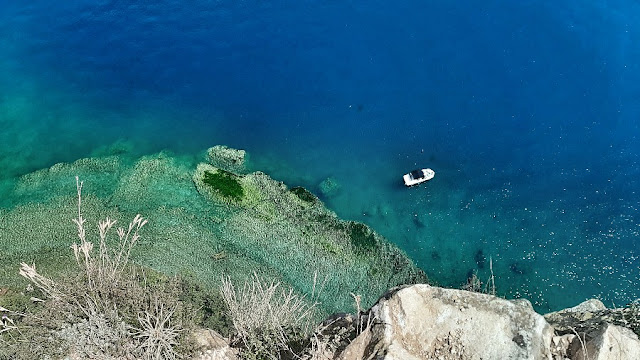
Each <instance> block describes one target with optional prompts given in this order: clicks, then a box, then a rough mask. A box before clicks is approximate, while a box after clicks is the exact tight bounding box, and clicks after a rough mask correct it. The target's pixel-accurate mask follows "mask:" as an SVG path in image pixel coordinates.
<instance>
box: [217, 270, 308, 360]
mask: <svg viewBox="0 0 640 360" xmlns="http://www.w3.org/2000/svg"><path fill="white" fill-rule="evenodd" d="M314 281H315V279H314ZM220 290H221V291H220V292H221V293H222V297H223V299H224V300H225V303H226V304H227V306H228V308H229V312H230V315H231V321H232V323H233V327H234V328H235V332H236V333H235V339H234V343H235V344H236V345H239V346H240V347H242V348H243V349H242V351H243V354H244V355H245V356H252V357H255V358H256V359H262V358H268V359H279V358H280V354H289V355H294V356H295V352H296V350H297V349H294V348H295V347H297V345H298V344H300V343H301V342H302V341H303V339H304V338H305V337H306V335H308V334H309V333H310V332H311V330H312V329H313V324H312V319H313V317H314V316H313V315H314V312H315V311H316V306H317V305H318V303H317V302H311V303H309V302H308V301H307V299H306V298H305V296H299V295H297V294H295V293H294V292H293V289H291V288H289V289H284V288H282V287H281V283H280V282H276V281H271V282H270V283H267V282H264V281H263V280H262V279H260V278H259V277H258V274H256V273H254V274H253V277H252V279H251V280H248V281H245V283H244V285H243V287H242V288H238V289H236V287H235V286H234V285H233V283H231V281H230V280H229V278H223V279H222V286H221V289H220ZM314 291H315V284H314ZM316 295H317V294H313V295H312V299H313V298H314V297H315V296H316Z"/></svg>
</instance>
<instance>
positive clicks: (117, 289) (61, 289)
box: [20, 176, 181, 359]
mask: <svg viewBox="0 0 640 360" xmlns="http://www.w3.org/2000/svg"><path fill="white" fill-rule="evenodd" d="M82 186H83V182H82V181H80V180H79V178H78V177H77V176H76V189H77V194H78V216H77V218H75V219H73V222H74V223H75V224H76V227H77V231H78V232H77V234H78V239H79V243H74V244H73V245H72V246H71V249H72V250H73V254H74V257H75V260H76V263H77V266H78V269H79V270H80V273H79V274H73V273H72V274H71V275H72V276H71V277H70V279H67V280H66V281H60V282H56V281H54V280H52V279H49V278H47V277H45V276H42V275H41V274H39V273H38V272H37V271H36V268H35V265H32V266H29V265H27V264H26V263H22V264H21V268H20V275H22V276H23V277H25V278H27V279H28V280H29V281H30V282H31V283H33V284H34V285H35V287H37V288H39V289H40V290H41V291H42V292H43V294H44V295H46V298H47V299H48V301H44V303H45V304H46V305H45V306H48V307H49V313H51V314H56V315H58V316H59V317H60V318H59V319H58V318H56V319H50V320H56V321H57V322H58V323H61V324H63V325H61V326H60V327H59V328H56V331H57V337H58V338H57V339H55V340H60V339H61V340H63V341H64V342H65V343H66V344H67V346H69V348H70V349H71V350H72V351H75V352H76V353H77V355H79V356H85V357H89V358H123V356H124V357H126V356H131V355H132V354H135V355H136V357H138V356H140V357H142V358H143V359H176V358H178V354H177V353H176V351H175V350H174V347H175V346H176V345H177V344H178V336H179V334H180V331H181V326H180V325H176V324H174V323H173V322H172V319H173V317H174V314H175V313H176V310H177V309H178V307H179V304H180V301H178V300H175V299H174V298H167V297H166V294H164V296H162V295H163V294H161V293H160V292H158V293H155V294H152V293H153V292H152V288H151V287H149V286H148V285H147V284H146V278H145V282H144V284H143V283H141V282H140V281H139V280H138V279H137V278H136V267H135V266H134V265H132V264H130V263H129V260H130V256H131V250H132V249H133V247H134V246H135V245H136V243H137V242H138V240H139V239H140V235H139V231H140V229H142V227H143V226H144V225H145V224H146V223H147V220H145V219H144V218H143V217H142V216H140V215H136V216H135V217H134V219H133V220H132V221H131V222H130V223H129V226H128V227H126V228H122V227H120V228H117V230H116V232H117V238H118V240H117V242H115V244H111V246H110V244H109V241H108V237H109V232H110V230H111V229H113V228H114V226H115V225H116V220H113V219H110V218H106V219H104V220H102V221H100V222H99V223H98V231H99V232H98V234H99V243H98V246H97V249H98V252H97V254H96V253H95V252H94V244H93V243H92V242H90V241H89V240H88V239H87V232H86V230H85V225H86V219H85V218H84V217H83V215H82ZM113 245H115V246H113ZM38 300H39V301H41V302H43V300H40V299H38ZM151 303H153V305H151V306H149V305H148V304H151ZM136 315H137V316H136ZM136 320H137V322H138V324H139V327H134V326H131V325H127V324H126V321H129V322H135V321H136ZM52 323H53V322H52ZM49 326H52V325H49ZM53 327H54V328H55V326H53ZM131 330H133V331H131ZM55 340H54V341H55ZM56 347H59V344H58V345H56Z"/></svg>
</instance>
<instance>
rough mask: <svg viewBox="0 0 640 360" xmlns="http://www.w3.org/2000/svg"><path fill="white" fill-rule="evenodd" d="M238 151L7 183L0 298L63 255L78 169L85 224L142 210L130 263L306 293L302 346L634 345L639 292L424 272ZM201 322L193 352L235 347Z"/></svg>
mask: <svg viewBox="0 0 640 360" xmlns="http://www.w3.org/2000/svg"><path fill="white" fill-rule="evenodd" d="M246 160H247V154H246V153H245V152H244V151H242V150H235V149H231V148H228V147H225V146H215V147H212V148H210V149H208V150H207V151H206V152H205V153H204V154H200V155H198V156H194V157H190V156H175V155H172V154H168V153H158V154H154V155H149V156H143V157H140V158H132V157H127V155H126V154H122V153H117V154H111V155H107V156H102V157H98V158H88V159H80V160H78V161H75V162H73V163H70V164H56V165H54V166H52V167H50V168H48V169H43V170H39V171H36V172H33V173H31V174H28V175H25V176H23V177H22V178H20V179H19V180H18V181H17V183H16V185H15V187H14V190H13V193H12V194H8V195H9V196H10V197H12V198H14V199H15V203H14V205H13V206H12V207H11V208H8V209H3V210H0V228H1V229H2V232H0V243H2V244H4V245H5V248H4V252H3V254H2V255H1V256H2V259H3V262H2V264H0V274H2V275H3V279H4V280H3V282H4V283H2V284H0V285H1V286H3V294H2V295H0V306H2V307H3V308H7V307H9V306H10V305H11V306H14V305H15V303H16V298H19V297H20V296H22V297H26V298H28V296H27V295H28V294H27V293H24V292H22V293H21V291H22V290H20V289H21V288H24V286H25V284H24V281H22V280H20V278H19V276H18V275H17V268H18V264H19V263H20V262H23V261H29V262H35V263H38V264H39V265H41V264H42V266H39V269H41V270H44V272H45V273H47V274H50V275H55V274H58V275H60V274H65V273H67V272H68V271H69V269H70V268H72V267H73V259H72V256H71V254H70V253H69V245H70V244H71V243H72V242H73V240H72V238H73V236H74V235H75V229H74V225H73V223H72V222H71V219H72V218H74V216H76V214H74V212H75V211H77V210H76V208H75V206H74V205H73V204H74V202H75V197H76V193H75V189H74V178H75V176H79V177H80V178H81V179H83V180H84V181H85V184H86V188H85V194H86V195H85V197H84V198H83V209H84V210H83V214H84V216H85V217H86V218H88V219H92V220H93V221H94V223H93V227H92V225H91V224H89V229H90V230H89V235H92V236H95V235H96V231H97V230H96V228H95V221H97V220H98V219H102V218H105V217H107V216H108V217H110V218H112V219H114V218H115V219H122V218H125V219H126V218H130V217H132V216H133V215H134V214H136V213H142V214H144V216H145V218H147V219H149V225H147V226H146V228H145V231H144V232H143V233H142V234H141V235H142V239H141V240H140V242H139V245H137V248H136V251H135V252H134V253H133V254H132V255H133V257H132V258H133V261H134V262H135V264H136V266H140V267H143V268H150V269H153V271H156V272H158V273H160V274H164V275H169V276H171V275H179V276H186V277H188V278H189V279H193V280H192V281H193V282H195V283H197V284H199V285H198V286H203V289H205V290H206V289H208V290H207V291H209V290H211V289H217V288H218V287H219V286H220V280H221V278H223V277H224V278H226V279H229V281H233V282H236V283H242V282H243V281H246V279H247V278H249V277H251V276H252V274H260V276H261V277H262V278H264V279H267V280H270V281H277V282H281V283H282V284H283V285H286V286H287V287H290V288H291V289H292V291H293V292H295V293H296V294H301V295H302V296H309V298H307V301H309V302H311V301H313V302H315V303H316V304H317V305H318V309H319V310H320V312H319V313H318V318H317V319H316V321H318V323H319V325H318V327H317V329H316V331H315V332H314V333H313V334H312V337H311V338H309V339H308V340H307V341H306V342H305V344H307V345H306V346H311V348H309V349H306V350H304V351H302V354H303V355H301V358H304V359H318V360H319V359H342V360H356V359H439V360H450V359H461V360H462V359H464V360H466V359H474V360H475V359H484V360H487V359H552V360H564V359H570V360H574V359H575V360H586V359H589V360H594V359H613V358H615V359H640V342H639V341H638V336H637V334H638V332H639V329H640V326H639V324H638V319H639V318H640V315H639V313H640V311H639V309H640V306H638V305H637V304H631V305H629V306H627V307H625V308H620V309H607V308H606V307H604V305H603V304H602V303H601V302H598V301H596V300H591V301H589V302H586V303H583V304H581V305H579V306H577V307H574V308H570V309H565V310H562V311H559V312H555V313H551V314H546V315H544V316H542V315H540V314H537V313H536V312H535V311H534V310H533V308H532V306H531V304H530V303H529V302H528V301H527V300H505V299H501V298H499V297H495V296H492V295H487V294H481V293H476V292H470V291H464V290H455V289H444V288H439V287H434V286H431V285H427V283H428V279H427V276H426V275H425V274H424V272H423V271H422V270H420V269H419V268H417V267H416V266H415V264H414V263H413V262H412V261H411V260H410V259H409V258H408V257H407V256H406V255H405V254H404V253H403V252H402V251H401V250H400V249H398V248H397V247H396V246H395V245H393V244H391V243H389V242H388V241H387V240H386V239H384V238H383V237H381V236H380V235H378V234H377V233H376V232H375V231H374V230H372V229H371V228H369V227H368V226H366V225H365V224H362V223H358V222H353V221H344V220H341V219H339V218H338V217H337V216H336V215H335V213H333V212H332V211H330V210H329V209H327V208H326V207H325V205H324V204H323V203H322V201H320V200H319V199H318V198H317V197H316V196H315V195H314V194H312V193H310V192H309V191H307V190H306V189H304V188H302V187H293V188H289V187H288V186H286V185H285V184H284V183H282V182H279V181H276V180H274V179H272V178H271V177H269V176H268V175H267V174H264V173H262V172H260V171H250V170H249V169H250V166H248V165H247V164H246ZM25 238H26V239H28V241H24V239H25ZM319 279H320V281H318V280H319ZM322 279H323V280H322ZM190 281H191V280H190ZM319 284H321V286H319ZM8 289H13V290H8ZM389 289H391V290H389ZM318 290H319V291H318ZM7 293H9V294H13V295H12V296H11V297H8V296H6V295H5V294H7ZM16 294H18V295H16ZM380 294H385V295H384V296H382V297H381V298H379V296H380ZM20 301H22V300H20ZM20 301H18V303H19V304H22V303H20ZM367 308H368V309H369V310H367V311H362V309H367ZM12 310H13V311H14V312H16V313H18V312H19V313H23V312H24V313H26V312H27V311H31V310H30V308H29V306H27V305H25V308H24V309H20V308H18V309H12ZM207 311H210V312H212V314H209V315H207V316H209V317H211V318H213V317H215V316H222V315H220V314H218V315H216V314H213V313H215V312H216V311H217V312H221V311H222V310H220V309H213V310H211V309H207ZM350 312H355V315H348V313H350ZM332 313H334V315H331V316H329V315H330V314H332ZM336 313H337V314H336ZM328 316H329V317H328ZM327 317H328V318H327ZM323 318H326V319H325V320H324V321H322V319H323ZM216 321H218V320H215V319H214V320H211V321H210V323H215V322H216ZM321 321H322V322H321ZM199 329H200V330H196V331H194V332H193V334H194V342H195V343H196V344H198V345H197V346H198V347H199V350H198V354H199V355H197V356H196V358H198V359H234V358H238V352H237V351H235V350H234V349H232V348H231V347H230V346H229V340H228V338H224V337H223V336H221V335H219V334H218V333H217V332H216V331H214V330H220V329H219V328H218V329H207V326H206V325H205V324H204V323H203V324H200V326H199ZM52 331H57V330H52ZM634 332H635V333H634ZM225 335H228V334H225ZM274 356H275V355H274Z"/></svg>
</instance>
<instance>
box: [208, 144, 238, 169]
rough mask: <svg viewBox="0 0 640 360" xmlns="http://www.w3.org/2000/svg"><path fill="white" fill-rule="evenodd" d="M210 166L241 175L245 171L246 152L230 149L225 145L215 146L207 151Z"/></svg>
mask: <svg viewBox="0 0 640 360" xmlns="http://www.w3.org/2000/svg"><path fill="white" fill-rule="evenodd" d="M207 156H208V158H209V162H210V163H211V165H213V166H215V167H217V168H221V169H224V170H227V171H230V172H234V173H243V172H245V171H246V169H245V158H246V156H247V153H246V151H244V150H238V149H232V148H230V147H228V146H225V145H216V146H214V147H211V148H209V149H208V150H207Z"/></svg>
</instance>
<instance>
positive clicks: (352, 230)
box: [347, 222, 378, 251]
mask: <svg viewBox="0 0 640 360" xmlns="http://www.w3.org/2000/svg"><path fill="white" fill-rule="evenodd" d="M347 230H348V234H349V238H350V239H351V243H352V244H353V245H354V247H355V248H356V249H358V250H363V251H372V250H375V249H376V248H377V247H378V242H377V241H376V237H375V235H374V233H373V231H371V229H369V227H368V226H367V225H365V224H363V223H359V222H349V225H348V227H347Z"/></svg>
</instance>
